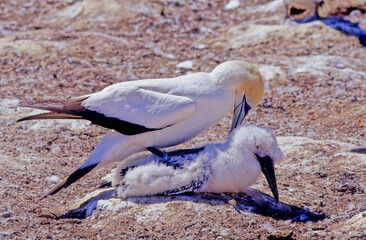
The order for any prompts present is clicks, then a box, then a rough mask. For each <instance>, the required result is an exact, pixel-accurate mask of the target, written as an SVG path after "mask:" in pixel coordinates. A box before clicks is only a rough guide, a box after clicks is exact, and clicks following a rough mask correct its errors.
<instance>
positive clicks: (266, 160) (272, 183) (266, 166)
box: [256, 154, 278, 202]
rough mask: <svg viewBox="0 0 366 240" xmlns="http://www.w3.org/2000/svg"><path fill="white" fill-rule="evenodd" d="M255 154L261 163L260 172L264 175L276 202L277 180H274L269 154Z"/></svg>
mask: <svg viewBox="0 0 366 240" xmlns="http://www.w3.org/2000/svg"><path fill="white" fill-rule="evenodd" d="M256 156H257V159H258V162H259V164H260V165H261V169H262V173H263V174H264V176H266V179H267V182H268V184H269V187H270V188H271V191H272V194H273V196H274V198H275V199H276V202H278V190H277V182H276V175H275V170H274V165H273V160H272V158H270V157H269V156H264V157H261V156H259V155H257V154H256Z"/></svg>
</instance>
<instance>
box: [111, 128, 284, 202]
mask: <svg viewBox="0 0 366 240" xmlns="http://www.w3.org/2000/svg"><path fill="white" fill-rule="evenodd" d="M282 159H283V154H282V151H281V149H280V148H279V147H278V144H277V140H276V137H275V136H274V135H273V133H272V132H271V130H269V129H268V128H265V127H258V126H255V125H245V126H240V127H238V128H236V129H235V130H233V131H232V132H231V134H230V135H229V138H228V140H227V141H226V142H224V143H213V144H207V145H205V146H203V147H201V148H198V149H197V151H196V152H194V153H184V152H181V151H180V150H178V151H173V152H170V153H165V154H163V156H162V157H158V156H155V155H151V154H150V155H148V156H145V157H140V158H136V159H135V161H134V162H135V163H137V165H128V164H125V163H124V162H122V163H121V165H120V166H119V167H118V168H117V170H116V172H115V176H114V177H113V179H112V185H114V186H118V190H117V193H118V196H119V197H122V198H127V197H132V196H146V195H157V194H159V195H161V194H163V195H174V194H181V193H192V192H193V193H198V192H215V193H222V192H242V191H244V190H245V189H247V188H248V187H249V186H251V185H252V184H253V183H255V181H256V180H257V179H258V177H259V175H260V172H261V171H262V172H263V173H264V175H265V176H266V178H267V181H268V184H269V186H270V188H271V191H272V193H273V196H274V198H275V199H276V201H277V202H278V191H277V184H276V177H275V172H274V164H275V163H279V162H281V161H282Z"/></svg>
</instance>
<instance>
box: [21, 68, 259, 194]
mask: <svg viewBox="0 0 366 240" xmlns="http://www.w3.org/2000/svg"><path fill="white" fill-rule="evenodd" d="M263 93H264V84H263V80H262V78H261V76H260V74H259V72H258V70H257V68H256V67H255V66H254V65H252V64H250V63H247V62H245V61H228V62H225V63H222V64H220V65H218V66H217V67H216V68H215V69H214V70H213V71H212V72H210V73H203V72H201V73H194V74H188V75H184V76H180V77H176V78H163V79H147V80H138V81H130V82H122V83H117V84H114V85H111V86H109V87H106V88H105V89H103V90H102V91H100V92H97V93H93V94H89V95H84V96H81V97H78V98H76V99H70V100H65V101H59V100H56V101H50V100H46V101H32V102H27V103H25V104H23V106H26V107H34V108H40V109H45V110H49V111H52V112H48V113H44V114H40V115H36V116H30V117H26V118H23V119H20V121H23V120H32V119H55V118H71V119H87V120H90V121H91V122H92V123H95V124H98V125H101V126H103V127H107V128H110V129H112V130H111V131H109V132H107V134H106V135H105V136H104V137H103V139H102V140H101V141H100V143H99V144H98V145H97V147H96V148H95V149H94V151H93V152H92V154H91V155H90V157H89V158H88V159H87V160H86V161H85V162H84V163H83V164H82V165H81V166H80V167H79V168H78V169H77V170H76V171H75V172H74V173H72V174H71V175H70V176H69V177H67V178H65V179H64V180H63V181H61V182H60V183H59V184H58V185H57V186H55V187H54V188H53V189H52V190H51V191H50V192H49V193H48V194H54V193H56V192H57V191H59V190H60V189H62V188H64V187H67V186H69V185H70V184H72V183H73V182H75V181H77V180H78V179H79V178H81V177H82V176H83V175H85V174H87V173H88V172H90V171H91V170H92V169H97V168H101V167H103V166H105V165H107V164H109V163H112V162H116V161H122V160H124V159H125V158H127V157H129V156H130V155H132V154H135V153H138V152H141V151H145V150H146V148H147V147H154V148H163V147H169V146H174V145H177V144H180V143H182V142H185V141H187V140H189V139H191V138H193V137H194V136H196V135H197V134H199V133H200V132H202V131H203V130H205V129H206V128H208V127H210V126H212V125H213V124H215V123H217V122H219V121H220V120H221V119H222V118H223V117H225V115H226V114H227V113H228V112H230V111H231V109H233V108H234V117H233V123H232V129H233V128H235V127H237V126H238V125H240V124H241V122H242V120H243V119H244V117H245V115H246V114H247V112H248V111H249V109H250V108H254V107H256V106H257V105H258V104H259V102H260V100H261V98H262V96H263ZM128 162H129V163H131V160H128ZM48 194H46V195H45V196H47V195H48Z"/></svg>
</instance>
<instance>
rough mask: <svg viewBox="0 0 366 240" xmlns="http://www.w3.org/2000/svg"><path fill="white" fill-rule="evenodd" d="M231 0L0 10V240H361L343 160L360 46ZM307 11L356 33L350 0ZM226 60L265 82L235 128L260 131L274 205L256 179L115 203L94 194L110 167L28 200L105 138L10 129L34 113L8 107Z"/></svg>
mask: <svg viewBox="0 0 366 240" xmlns="http://www.w3.org/2000/svg"><path fill="white" fill-rule="evenodd" d="M235 2H236V1H232V4H231V5H230V6H231V7H227V6H228V5H227V4H228V1H221V0H215V1H214V0H213V1H148V0H139V1H117V0H108V1H103V2H102V1H98V0H69V1H49V0H47V1H45V0H41V1H39V0H28V1H23V0H22V1H21V0H17V1H16V0H15V1H6V2H4V1H2V2H0V126H1V128H0V129H1V130H0V139H1V145H0V157H1V161H0V166H1V167H0V194H1V201H0V223H1V224H0V238H1V239H61V238H63V239H68V238H74V239H121V238H122V239H123V238H131V239H135V238H146V239H179V238H180V239H182V238H184V239H198V238H200V239H201V238H202V239H213V238H217V239H253V238H258V239H314V238H321V239H332V238H333V239H361V238H365V237H366V200H365V199H366V198H365V196H366V194H365V191H366V178H365V171H366V155H361V154H356V153H350V152H349V149H350V148H351V147H353V146H356V145H362V144H366V142H365V133H366V118H365V113H366V98H365V93H366V91H365V90H366V65H365V62H366V48H364V47H362V46H361V45H360V43H359V41H358V39H357V38H355V37H352V36H346V35H344V34H342V33H340V32H339V31H337V30H334V29H332V28H330V27H329V26H327V25H324V24H323V23H321V22H318V21H314V22H311V23H306V24H300V25H298V24H295V23H293V22H291V21H286V22H285V23H284V18H285V10H284V7H283V4H282V1H278V0H276V1H269V0H258V1H251V2H250V3H248V2H249V1H240V2H239V3H240V5H239V6H237V5H235ZM331 3H332V4H331ZM310 12H312V11H310ZM304 14H306V13H304ZM320 14H321V15H322V16H323V17H326V16H327V15H336V16H342V17H344V18H347V19H349V20H351V21H354V22H355V21H358V22H359V23H360V26H361V27H363V28H365V26H366V20H365V19H366V14H365V3H364V1H362V0H359V1H357V0H350V1H332V2H331V1H330V0H329V1H325V3H324V5H323V6H322V8H321V9H320ZM365 29H366V28H365ZM231 59H244V60H247V61H250V62H253V63H255V64H257V65H258V68H259V69H260V72H261V74H262V76H263V78H264V80H265V82H266V93H265V96H264V99H263V100H262V102H261V104H260V106H259V107H258V108H256V109H255V110H253V111H251V112H250V114H249V116H248V117H247V118H246V123H256V124H259V125H264V126H269V127H270V128H271V129H272V130H273V131H274V133H275V134H276V136H278V140H279V143H280V146H281V148H282V149H283V151H284V153H285V155H286V157H285V160H284V162H283V163H281V164H280V165H278V166H276V171H277V181H278V185H279V194H280V201H281V202H280V203H279V204H275V203H274V201H273V199H272V198H271V197H269V196H268V195H267V194H269V195H271V193H270V190H269V188H268V186H267V183H266V181H265V179H264V177H263V176H262V177H261V178H260V179H259V181H258V183H257V184H255V185H253V187H252V189H250V190H248V191H247V192H246V193H242V194H238V195H231V194H222V195H212V194H205V195H200V196H179V197H170V198H162V197H149V198H133V199H128V200H126V201H124V200H121V199H117V198H114V197H113V190H110V189H106V190H98V189H97V185H98V184H99V183H101V182H102V180H101V178H102V177H103V176H105V175H106V174H108V173H109V172H110V170H111V169H113V167H114V166H110V167H108V168H106V169H104V170H101V171H98V172H95V173H92V174H89V175H87V176H86V177H84V178H83V179H81V180H80V181H78V182H77V184H74V185H72V186H71V187H69V188H67V189H65V190H63V191H61V192H60V193H58V194H56V195H55V196H52V197H49V198H47V199H44V200H39V197H40V196H41V195H42V193H44V192H46V191H47V190H48V189H50V188H51V187H52V186H53V185H54V184H55V183H56V182H57V181H58V180H59V179H60V178H63V177H65V176H67V175H68V174H70V173H71V172H72V171H73V170H74V169H75V168H76V167H77V166H78V165H80V164H81V163H82V162H83V160H85V159H86V158H87V157H88V155H89V154H90V153H91V151H92V149H93V148H94V147H95V145H96V144H97V143H98V141H99V140H100V139H101V137H102V136H103V134H104V133H105V131H106V130H105V129H103V128H101V127H97V126H93V125H91V124H90V123H89V122H86V121H85V122H84V121H70V120H68V121H67V120H52V121H47V120H46V121H39V122H34V121H33V122H22V123H16V122H15V121H16V119H18V118H20V117H23V116H26V115H28V114H33V113H37V112H38V111H37V110H31V109H26V108H20V107H18V104H19V101H20V100H24V99H27V100H30V99H50V98H56V99H64V98H69V97H74V96H78V95H82V94H87V93H91V92H95V91H98V90H101V89H103V88H104V87H106V86H108V85H110V84H112V83H117V82H121V81H129V80H135V79H142V78H158V77H172V76H177V75H182V74H186V73H189V72H196V71H211V70H212V69H213V68H214V67H215V66H216V65H217V64H218V63H221V62H224V61H226V60H231ZM186 61H187V62H186ZM229 126H230V116H229V115H228V116H227V117H226V118H225V119H224V120H223V121H222V122H220V123H218V124H217V125H216V126H214V127H213V128H210V129H209V130H207V131H205V132H203V133H202V134H200V135H199V136H198V137H196V138H195V139H193V140H191V141H189V142H187V143H185V144H183V145H181V146H179V147H192V146H196V145H198V144H202V143H206V142H208V141H223V140H224V139H226V137H227V134H228V130H229ZM75 209H76V210H75Z"/></svg>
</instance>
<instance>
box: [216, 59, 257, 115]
mask: <svg viewBox="0 0 366 240" xmlns="http://www.w3.org/2000/svg"><path fill="white" fill-rule="evenodd" d="M212 74H214V75H215V76H216V77H217V79H218V81H219V84H222V85H225V86H227V87H229V88H231V89H232V90H233V92H234V93H235V95H236V97H235V98H236V100H235V105H237V104H238V101H241V99H242V98H243V95H245V96H246V101H247V103H248V104H249V105H250V107H252V108H255V107H256V106H258V104H259V103H260V101H261V99H262V97H263V94H264V82H263V79H262V76H261V75H260V73H259V71H258V69H257V68H256V67H255V66H254V64H251V63H248V62H245V61H241V60H234V61H227V62H224V63H222V64H220V65H218V66H217V67H216V68H215V69H214V70H213V71H212Z"/></svg>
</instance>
